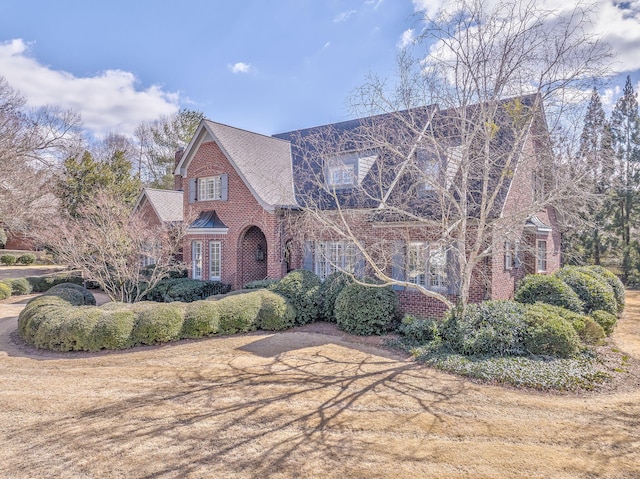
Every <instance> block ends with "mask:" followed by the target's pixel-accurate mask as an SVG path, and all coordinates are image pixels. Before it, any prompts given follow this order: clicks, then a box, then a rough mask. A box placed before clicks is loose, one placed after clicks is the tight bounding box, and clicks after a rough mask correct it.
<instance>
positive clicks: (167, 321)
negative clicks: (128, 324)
mask: <svg viewBox="0 0 640 479" xmlns="http://www.w3.org/2000/svg"><path fill="white" fill-rule="evenodd" d="M183 322H184V311H183V308H182V307H181V306H180V305H173V304H155V305H153V306H145V307H144V308H141V309H140V310H139V312H138V316H137V318H136V321H135V323H134V325H133V330H132V332H131V339H132V342H133V343H134V344H156V343H166V342H168V341H174V340H176V339H179V338H180V332H181V331H182V325H183Z"/></svg>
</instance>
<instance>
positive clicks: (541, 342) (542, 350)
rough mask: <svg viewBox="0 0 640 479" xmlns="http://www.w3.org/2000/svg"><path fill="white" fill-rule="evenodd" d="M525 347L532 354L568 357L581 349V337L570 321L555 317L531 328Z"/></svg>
mask: <svg viewBox="0 0 640 479" xmlns="http://www.w3.org/2000/svg"><path fill="white" fill-rule="evenodd" d="M525 347H526V348H527V350H528V351H529V352H530V353H532V354H536V355H545V356H557V357H561V358H568V357H570V356H573V355H574V354H576V353H577V352H578V351H579V350H580V338H579V337H578V333H576V330H575V329H574V328H573V326H572V325H571V323H569V321H567V320H566V319H563V318H560V317H553V318H551V319H548V320H547V321H545V322H543V323H542V324H539V325H536V326H533V327H531V328H529V330H528V331H527V335H526V337H525Z"/></svg>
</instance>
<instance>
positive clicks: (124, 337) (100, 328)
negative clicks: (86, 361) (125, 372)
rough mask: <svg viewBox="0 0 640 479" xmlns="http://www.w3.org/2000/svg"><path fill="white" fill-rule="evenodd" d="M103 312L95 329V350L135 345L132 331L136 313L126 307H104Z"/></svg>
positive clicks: (93, 344)
mask: <svg viewBox="0 0 640 479" xmlns="http://www.w3.org/2000/svg"><path fill="white" fill-rule="evenodd" d="M101 310H102V314H101V315H100V317H99V318H98V321H97V322H96V325H95V328H94V330H93V343H92V347H93V348H94V350H99V349H126V348H129V347H131V346H133V341H132V337H131V333H132V332H133V326H134V324H135V321H136V314H135V313H134V312H133V311H129V310H126V309H118V310H109V309H102V308H101Z"/></svg>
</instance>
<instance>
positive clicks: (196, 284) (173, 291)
mask: <svg viewBox="0 0 640 479" xmlns="http://www.w3.org/2000/svg"><path fill="white" fill-rule="evenodd" d="M230 289H231V286H230V285H228V284H225V283H221V282H220V281H200V280H198V279H189V278H174V279H163V280H162V281H160V282H159V283H158V284H157V285H156V286H155V287H154V288H153V289H152V290H150V291H149V292H148V293H147V294H146V299H147V300H149V301H157V302H161V303H171V302H174V301H180V302H183V303H190V302H192V301H199V300H201V299H206V298H208V297H209V296H212V295H214V294H224V293H227V292H229V290H230Z"/></svg>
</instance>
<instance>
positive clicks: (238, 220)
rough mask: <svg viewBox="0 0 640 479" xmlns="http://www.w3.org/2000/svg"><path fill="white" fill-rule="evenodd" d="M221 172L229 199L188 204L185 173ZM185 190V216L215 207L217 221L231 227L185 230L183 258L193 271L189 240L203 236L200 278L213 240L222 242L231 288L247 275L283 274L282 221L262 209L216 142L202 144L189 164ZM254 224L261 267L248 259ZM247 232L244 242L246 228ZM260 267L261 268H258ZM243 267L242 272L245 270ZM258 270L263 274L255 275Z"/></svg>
mask: <svg viewBox="0 0 640 479" xmlns="http://www.w3.org/2000/svg"><path fill="white" fill-rule="evenodd" d="M221 174H228V175H229V195H228V200H227V201H220V200H215V201H196V202H195V203H189V178H203V177H208V176H216V175H221ZM181 186H182V190H183V191H184V192H185V193H184V211H185V221H190V222H192V221H193V220H195V218H197V216H198V214H199V213H200V212H201V211H210V210H215V212H216V213H217V215H218V217H219V218H220V220H221V221H222V222H223V223H224V224H225V225H226V226H227V227H228V228H229V231H228V233H227V234H225V235H202V234H198V235H187V236H186V238H185V243H184V261H185V263H186V264H187V266H188V268H189V275H190V276H191V267H192V265H191V243H192V241H194V240H202V241H203V279H209V271H208V264H209V250H208V242H209V241H211V240H215V241H220V242H221V251H222V253H221V254H222V268H221V276H222V281H223V282H225V283H229V284H231V286H232V287H233V288H234V289H239V288H241V287H242V286H243V285H244V284H245V283H246V279H247V278H252V279H254V278H255V279H262V278H264V277H268V278H273V279H278V278H281V277H282V272H283V268H284V263H283V261H282V249H283V242H282V235H281V230H282V227H281V220H280V218H279V217H278V216H277V215H275V214H272V213H269V212H268V211H266V210H265V209H264V208H262V206H260V204H259V203H258V202H257V200H256V199H255V197H254V196H253V194H252V193H251V191H250V190H249V188H248V187H247V186H246V185H245V183H244V181H243V180H242V178H241V177H240V176H239V175H238V174H237V173H236V170H235V168H234V167H233V165H232V164H231V163H229V161H228V160H227V158H226V157H225V155H224V153H222V151H221V150H220V148H219V147H218V145H217V144H216V143H215V142H206V143H203V144H202V145H200V147H199V149H198V151H197V152H196V153H195V155H194V157H193V159H192V161H191V163H190V164H189V166H188V169H187V176H186V178H182V185H181ZM254 226H255V227H257V228H259V229H260V231H261V232H262V233H263V234H264V241H265V246H266V247H265V248H264V250H265V261H264V266H262V265H258V266H256V265H255V264H254V263H255V261H252V258H253V255H254V253H255V249H253V246H257V244H255V245H254V244H253V243H252V241H255V240H252V239H251V238H253V233H251V231H252V230H251V228H252V227H254ZM248 231H249V232H250V236H249V238H248V242H247V243H245V242H244V239H245V237H244V236H245V233H247V232H248ZM262 268H264V269H262ZM245 270H246V272H245ZM258 275H262V277H261V278H258V277H257V276H258Z"/></svg>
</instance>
